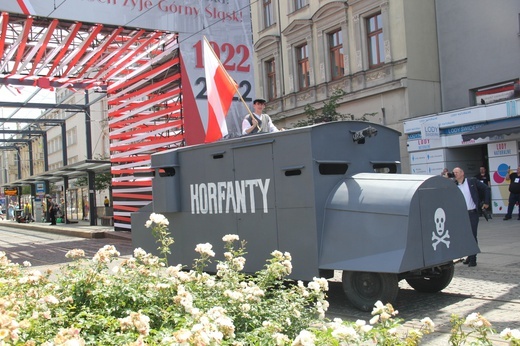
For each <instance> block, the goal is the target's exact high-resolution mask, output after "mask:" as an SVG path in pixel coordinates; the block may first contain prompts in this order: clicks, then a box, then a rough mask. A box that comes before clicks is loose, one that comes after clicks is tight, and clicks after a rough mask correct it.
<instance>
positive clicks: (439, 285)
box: [405, 263, 455, 293]
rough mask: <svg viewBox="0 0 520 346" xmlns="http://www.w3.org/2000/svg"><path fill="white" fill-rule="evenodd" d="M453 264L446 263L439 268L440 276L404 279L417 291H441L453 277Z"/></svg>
mask: <svg viewBox="0 0 520 346" xmlns="http://www.w3.org/2000/svg"><path fill="white" fill-rule="evenodd" d="M454 273H455V266H454V264H453V263H450V264H448V265H447V266H445V267H443V268H442V270H441V274H440V276H437V277H422V278H420V277H419V278H418V277H414V278H407V279H405V280H406V282H408V285H410V286H412V287H413V289H414V290H416V291H418V292H426V293H435V292H439V291H442V290H443V289H445V288H446V287H448V285H449V284H450V282H451V279H453V274H454Z"/></svg>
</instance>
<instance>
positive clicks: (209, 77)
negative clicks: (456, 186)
mask: <svg viewBox="0 0 520 346" xmlns="http://www.w3.org/2000/svg"><path fill="white" fill-rule="evenodd" d="M204 72H205V74H206V94H207V96H208V125H207V128H206V138H205V142H206V143H210V142H214V141H216V140H219V139H221V138H222V137H224V136H225V135H227V134H228V129H227V125H226V115H227V113H228V111H229V108H230V106H231V102H232V101H233V96H234V95H235V93H236V92H237V87H238V86H237V84H236V83H235V81H234V80H233V78H231V76H230V75H229V74H228V73H227V71H226V69H225V68H224V66H223V65H222V63H221V62H220V60H219V59H218V57H217V56H216V54H215V52H214V51H213V48H211V45H210V44H209V42H208V40H207V39H206V37H204Z"/></svg>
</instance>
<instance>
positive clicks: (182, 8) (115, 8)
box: [0, 0, 250, 34]
mask: <svg viewBox="0 0 520 346" xmlns="http://www.w3.org/2000/svg"><path fill="white" fill-rule="evenodd" d="M243 7H245V9H246V11H245V12H244V11H242V8H243ZM0 10H1V11H6V12H11V13H20V14H25V15H32V16H39V17H46V18H47V17H50V18H57V19H67V20H77V21H81V22H90V23H102V24H106V25H116V26H124V27H134V28H142V29H152V30H155V29H157V30H166V31H172V32H179V33H195V32H198V31H200V30H203V29H204V28H209V27H208V26H207V25H205V24H208V23H214V22H219V21H222V22H226V23H231V22H242V21H244V20H249V19H250V16H249V1H238V0H226V1H211V0H69V1H60V2H59V6H56V2H55V1H42V0H2V1H1V4H0ZM223 32H224V33H229V34H231V33H232V30H223Z"/></svg>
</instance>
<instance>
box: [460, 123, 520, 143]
mask: <svg viewBox="0 0 520 346" xmlns="http://www.w3.org/2000/svg"><path fill="white" fill-rule="evenodd" d="M513 133H520V117H514V118H510V119H506V120H499V121H495V122H492V123H488V124H486V125H483V126H481V127H479V128H477V129H475V130H471V131H468V132H466V133H463V134H462V140H463V141H464V142H466V141H469V140H472V139H479V138H486V137H493V136H500V135H510V134H513Z"/></svg>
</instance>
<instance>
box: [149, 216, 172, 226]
mask: <svg viewBox="0 0 520 346" xmlns="http://www.w3.org/2000/svg"><path fill="white" fill-rule="evenodd" d="M154 223H155V224H156V225H159V226H168V225H169V224H170V222H169V221H168V219H167V218H166V217H165V216H164V215H162V214H156V213H152V214H150V219H149V220H148V221H146V223H145V224H144V226H145V227H146V228H150V227H151V226H152V224H154Z"/></svg>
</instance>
